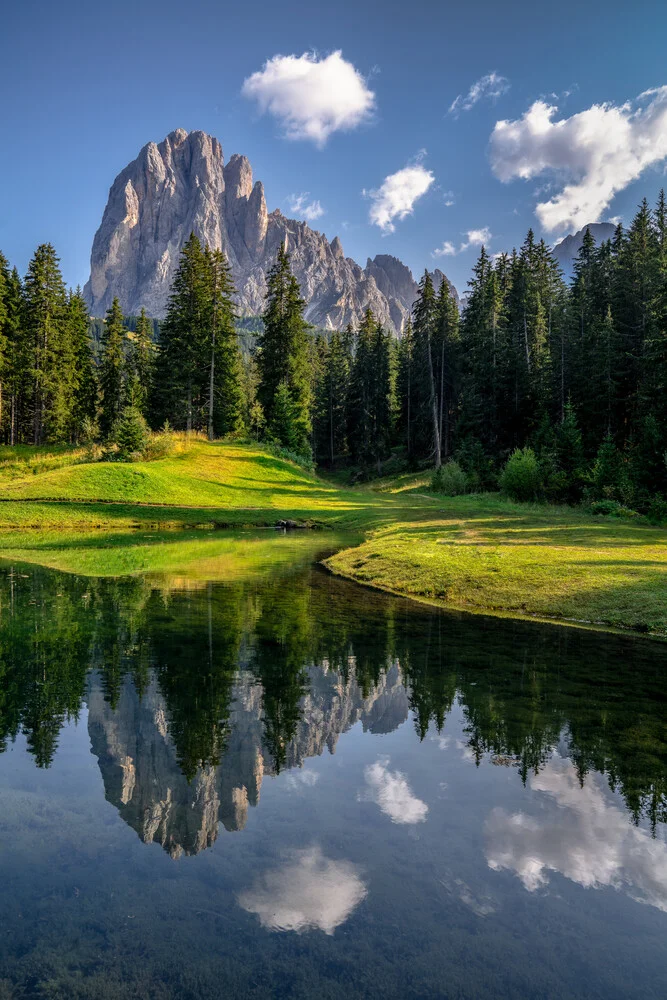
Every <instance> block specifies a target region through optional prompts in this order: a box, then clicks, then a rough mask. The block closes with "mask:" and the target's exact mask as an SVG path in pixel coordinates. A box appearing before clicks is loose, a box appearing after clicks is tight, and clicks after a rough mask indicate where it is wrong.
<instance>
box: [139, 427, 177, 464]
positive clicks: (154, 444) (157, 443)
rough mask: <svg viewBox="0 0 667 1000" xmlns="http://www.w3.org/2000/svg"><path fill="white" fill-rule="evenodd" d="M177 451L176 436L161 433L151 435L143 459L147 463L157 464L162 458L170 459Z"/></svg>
mask: <svg viewBox="0 0 667 1000" xmlns="http://www.w3.org/2000/svg"><path fill="white" fill-rule="evenodd" d="M175 450H176V442H175V440H174V435H173V434H170V433H165V432H164V431H161V432H160V433H158V434H151V435H150V437H149V438H148V441H147V442H146V447H145V449H144V455H143V457H144V458H145V460H146V461H147V462H156V461H158V460H159V459H161V458H168V457H169V455H173V453H174V451H175Z"/></svg>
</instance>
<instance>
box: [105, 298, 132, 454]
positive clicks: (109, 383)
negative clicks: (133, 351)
mask: <svg viewBox="0 0 667 1000" xmlns="http://www.w3.org/2000/svg"><path fill="white" fill-rule="evenodd" d="M126 337H127V331H126V329H125V322H124V319H123V313H122V312H121V308H120V303H119V302H118V299H117V298H114V300H113V302H112V303H111V305H110V307H109V309H108V310H107V314H106V318H105V320H104V330H103V332H102V350H101V354H100V370H99V386H100V396H101V398H100V430H101V432H102V435H103V437H105V438H106V437H108V436H109V435H110V434H111V431H112V429H113V426H114V424H115V422H116V420H117V419H118V418H119V417H120V415H121V412H122V410H123V406H124V405H125V402H126V398H125V343H126Z"/></svg>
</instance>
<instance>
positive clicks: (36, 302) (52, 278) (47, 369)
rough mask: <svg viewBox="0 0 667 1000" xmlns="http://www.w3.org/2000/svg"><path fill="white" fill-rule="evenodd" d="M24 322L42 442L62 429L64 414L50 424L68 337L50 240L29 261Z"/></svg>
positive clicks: (37, 439) (35, 432)
mask: <svg viewBox="0 0 667 1000" xmlns="http://www.w3.org/2000/svg"><path fill="white" fill-rule="evenodd" d="M24 296H25V299H24V301H25V313H24V322H25V329H26V335H27V338H28V340H29V346H30V372H29V375H30V382H31V399H30V410H31V417H32V438H33V441H34V443H35V444H42V443H43V442H44V441H45V440H46V439H47V437H48V436H49V432H50V430H53V432H54V433H58V432H59V431H60V430H61V426H62V422H61V419H60V415H59V417H58V420H57V425H56V427H55V428H53V427H50V426H49V424H50V419H49V418H50V406H51V404H52V402H53V401H54V399H55V398H56V397H58V395H59V393H60V387H61V386H60V383H61V380H62V378H63V377H64V376H65V374H66V373H64V372H63V371H62V367H61V363H60V362H61V354H62V350H63V347H64V344H63V341H64V339H65V337H66V324H65V304H66V296H65V285H64V282H63V279H62V275H61V273H60V262H59V260H58V257H57V256H56V252H55V250H54V248H53V246H52V245H51V244H50V243H44V244H42V245H41V246H39V247H37V250H36V251H35V254H34V256H33V257H32V259H31V261H30V263H29V265H28V273H27V275H26V278H25V283H24Z"/></svg>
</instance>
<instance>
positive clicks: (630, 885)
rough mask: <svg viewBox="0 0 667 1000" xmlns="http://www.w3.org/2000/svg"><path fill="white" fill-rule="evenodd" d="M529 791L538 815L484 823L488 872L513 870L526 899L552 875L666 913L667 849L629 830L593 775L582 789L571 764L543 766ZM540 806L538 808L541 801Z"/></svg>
mask: <svg viewBox="0 0 667 1000" xmlns="http://www.w3.org/2000/svg"><path fill="white" fill-rule="evenodd" d="M529 784H530V787H531V789H532V790H533V791H534V792H538V793H542V794H541V795H540V796H539V799H540V804H541V805H542V807H543V808H542V809H541V810H540V811H539V812H538V813H537V814H534V813H533V812H532V811H531V812H530V813H524V812H515V813H509V812H507V811H506V810H504V809H502V808H496V809H493V810H492V812H491V815H490V816H489V819H488V821H487V823H486V834H487V861H488V864H489V867H490V868H493V869H494V870H495V871H500V870H501V869H503V868H506V869H509V870H511V871H514V872H515V873H516V874H517V875H518V876H519V878H520V879H521V881H522V883H523V885H524V887H525V888H526V889H527V890H528V891H529V892H535V891H536V890H538V889H542V888H544V887H546V886H547V885H548V883H549V873H550V872H559V873H560V874H562V875H564V876H565V877H566V878H568V879H571V880H572V881H573V882H576V883H578V884H579V885H581V886H584V888H587V889H590V888H595V889H599V888H601V887H602V886H612V887H613V888H615V889H619V890H623V891H625V892H627V893H628V895H630V896H631V897H632V899H635V900H636V901H637V902H642V903H649V904H650V905H651V906H655V907H657V908H658V909H660V910H663V911H667V844H665V841H664V839H663V834H662V831H661V833H660V838H659V839H658V838H657V837H653V838H652V837H651V834H650V833H649V831H648V830H646V829H642V828H640V827H637V826H633V824H632V822H631V819H630V817H629V816H628V814H627V812H625V810H624V809H622V808H621V807H620V805H619V803H618V801H617V800H615V799H614V798H613V797H612V796H611V795H610V792H609V789H608V788H605V787H604V784H603V782H602V780H601V778H600V776H598V775H588V776H587V777H586V779H585V780H584V782H583V784H582V783H581V782H580V780H579V775H578V773H577V769H576V768H575V767H574V765H573V764H572V762H571V761H569V760H567V759H565V760H563V759H562V758H559V757H554V758H552V760H550V761H549V762H548V763H547V765H546V767H545V768H544V770H543V771H542V772H541V773H540V774H536V775H532V776H531V777H530V779H529ZM545 800H546V801H545Z"/></svg>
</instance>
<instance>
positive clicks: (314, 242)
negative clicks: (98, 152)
mask: <svg viewBox="0 0 667 1000" xmlns="http://www.w3.org/2000/svg"><path fill="white" fill-rule="evenodd" d="M191 232H194V233H196V235H197V236H198V237H199V238H200V240H201V241H202V242H203V243H208V244H209V246H211V247H214V248H219V249H222V250H224V251H225V253H226V254H227V258H228V260H229V263H230V265H231V269H232V274H233V278H234V283H235V286H236V289H237V293H238V294H237V307H238V310H239V312H240V314H242V315H258V314H259V313H261V312H262V311H263V308H264V296H265V292H266V280H265V274H266V271H267V270H268V268H269V267H270V266H271V264H272V263H273V262H274V260H275V257H276V253H277V250H278V247H279V245H280V244H281V243H286V245H287V248H288V250H289V251H290V254H291V262H292V269H293V271H294V273H295V275H296V278H297V280H298V281H299V284H300V287H301V294H302V295H303V297H304V299H305V300H306V319H307V320H308V321H309V322H311V323H313V324H314V325H315V326H320V327H326V328H330V329H342V328H344V327H345V326H346V325H347V324H348V323H352V324H358V323H359V322H360V320H361V318H362V317H363V314H364V312H365V310H366V308H367V307H370V308H371V309H372V310H373V312H374V314H375V316H376V317H377V318H378V319H379V320H380V322H382V323H383V325H385V326H386V327H388V328H391V329H393V330H395V331H396V332H397V333H400V331H401V329H402V327H403V325H404V323H405V320H406V318H407V317H408V316H409V315H410V312H411V309H412V305H413V303H414V300H415V298H416V294H417V282H416V281H415V279H414V277H413V275H412V272H411V271H410V269H409V268H408V267H406V265H405V264H403V263H402V262H401V261H400V260H398V259H397V258H396V257H392V256H389V255H388V254H379V255H377V256H376V257H375V258H374V259H373V260H370V259H368V261H367V262H366V266H365V267H363V268H362V267H361V266H360V265H359V264H357V263H356V261H354V260H352V259H351V258H350V257H346V256H345V253H344V251H343V247H342V244H341V241H340V239H339V237H338V236H336V237H335V238H334V239H333V240H331V242H329V240H328V239H327V237H326V236H324V235H323V234H322V233H319V232H317V231H315V230H313V229H311V228H310V226H309V225H308V224H307V223H306V222H298V221H296V220H294V219H288V218H286V217H285V216H284V215H283V214H282V212H281V211H280V210H279V209H275V210H274V211H273V212H270V213H269V212H268V211H267V207H266V200H265V197H264V187H263V185H262V183H261V181H253V173H252V168H251V166H250V163H249V162H248V160H247V159H246V157H245V156H239V155H237V154H234V155H233V156H232V157H231V158H230V160H229V162H228V163H226V164H225V162H224V159H223V153H222V147H221V145H220V143H219V141H218V140H217V139H216V138H214V137H213V136H210V135H207V134H206V133H205V132H199V131H195V132H189V133H188V132H186V131H185V130H184V129H177V130H176V131H174V132H171V133H170V134H169V135H168V136H167V137H166V138H165V139H164V140H163V141H162V142H161V143H159V144H156V143H154V142H149V143H148V144H147V145H146V146H144V147H143V149H142V150H141V152H140V153H139V155H138V156H137V158H136V159H135V160H133V161H132V163H130V164H128V166H127V167H125V169H124V170H122V171H121V172H120V174H119V175H118V176H117V177H116V179H115V181H114V183H113V184H112V186H111V190H110V192H109V199H108V201H107V205H106V208H105V210H104V215H103V218H102V223H101V225H100V227H99V229H98V231H97V233H96V234H95V238H94V241H93V248H92V253H91V268H90V279H89V280H88V282H87V283H86V286H85V289H84V291H85V295H86V300H87V302H88V306H89V308H90V311H91V313H92V315H93V316H103V315H104V313H105V311H106V310H107V309H108V308H109V306H110V305H111V302H112V300H113V298H114V297H115V296H117V297H118V299H119V301H120V305H121V308H122V310H123V312H124V313H125V314H136V313H138V312H139V311H140V309H141V308H142V307H143V308H145V309H146V312H147V313H148V314H149V315H150V316H153V317H155V318H156V319H160V318H162V317H163V316H164V315H165V311H166V307H167V300H168V296H169V286H170V283H171V280H172V278H173V276H174V272H175V270H176V267H177V264H178V258H179V252H180V250H181V248H182V246H183V244H184V242H185V241H186V239H187V238H188V237H189V235H190V233H191ZM432 274H433V278H434V283H435V284H436V286H437V287H439V286H440V282H441V281H442V280H448V279H446V278H445V275H444V274H443V273H442V272H441V271H439V270H435V271H434V272H432ZM448 284H449V287H450V288H451V290H452V293H453V294H454V295H455V296H456V290H455V289H454V286H453V285H452V284H451V282H448ZM456 298H457V300H458V296H456Z"/></svg>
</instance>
